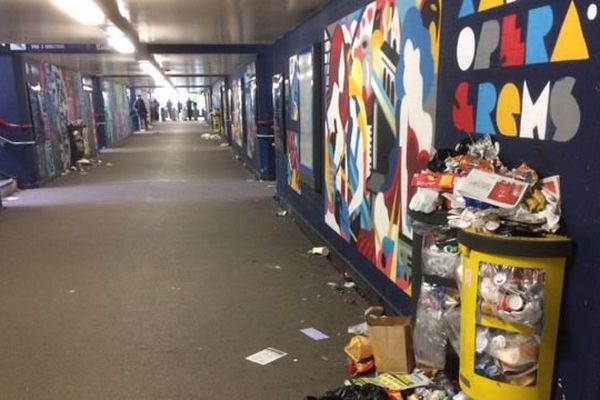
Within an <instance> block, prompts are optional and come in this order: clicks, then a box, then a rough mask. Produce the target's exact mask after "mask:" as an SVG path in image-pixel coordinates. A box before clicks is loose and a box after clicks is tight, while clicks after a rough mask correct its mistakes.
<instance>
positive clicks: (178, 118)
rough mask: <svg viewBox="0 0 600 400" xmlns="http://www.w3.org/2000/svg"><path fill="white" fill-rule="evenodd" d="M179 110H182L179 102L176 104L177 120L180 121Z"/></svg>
mask: <svg viewBox="0 0 600 400" xmlns="http://www.w3.org/2000/svg"><path fill="white" fill-rule="evenodd" d="M181 110H183V103H182V102H181V101H178V102H177V120H178V121H179V120H180V119H181Z"/></svg>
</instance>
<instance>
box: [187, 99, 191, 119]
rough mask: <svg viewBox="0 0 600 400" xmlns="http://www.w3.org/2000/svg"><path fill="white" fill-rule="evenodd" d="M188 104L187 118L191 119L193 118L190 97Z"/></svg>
mask: <svg viewBox="0 0 600 400" xmlns="http://www.w3.org/2000/svg"><path fill="white" fill-rule="evenodd" d="M186 106H187V119H188V120H189V121H191V120H192V99H190V98H188V99H187V103H186Z"/></svg>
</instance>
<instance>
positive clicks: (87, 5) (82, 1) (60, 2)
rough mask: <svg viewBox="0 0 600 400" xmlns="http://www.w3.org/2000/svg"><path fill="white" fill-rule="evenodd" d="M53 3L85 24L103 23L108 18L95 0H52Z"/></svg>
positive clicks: (95, 24)
mask: <svg viewBox="0 0 600 400" xmlns="http://www.w3.org/2000/svg"><path fill="white" fill-rule="evenodd" d="M52 3H54V5H55V6H56V7H58V8H60V9H61V10H62V11H63V12H64V13H66V14H68V15H69V16H70V17H71V18H73V19H75V20H76V21H79V22H80V23H82V24H83V25H93V26H97V25H102V24H103V23H104V21H105V20H106V16H105V15H104V12H102V9H100V7H98V5H97V4H96V3H95V2H94V1H93V0H75V1H73V0H52Z"/></svg>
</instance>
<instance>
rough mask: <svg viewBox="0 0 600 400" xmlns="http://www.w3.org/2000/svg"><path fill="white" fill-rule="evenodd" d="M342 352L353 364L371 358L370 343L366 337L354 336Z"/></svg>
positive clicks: (371, 349)
mask: <svg viewBox="0 0 600 400" xmlns="http://www.w3.org/2000/svg"><path fill="white" fill-rule="evenodd" d="M344 352H345V353H346V355H347V356H348V357H349V358H350V359H351V360H352V361H354V362H359V361H361V360H366V359H368V358H371V357H373V348H372V347H371V341H370V340H369V338H368V337H366V336H359V335H357V336H354V337H353V338H352V339H350V342H349V343H348V345H347V346H346V347H345V348H344Z"/></svg>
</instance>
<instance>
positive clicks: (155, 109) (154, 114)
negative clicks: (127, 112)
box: [150, 98, 160, 121]
mask: <svg viewBox="0 0 600 400" xmlns="http://www.w3.org/2000/svg"><path fill="white" fill-rule="evenodd" d="M150 110H151V112H150V115H151V119H152V121H158V120H159V118H160V116H159V111H160V103H159V102H158V100H157V99H156V98H154V99H152V107H151V108H150Z"/></svg>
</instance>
